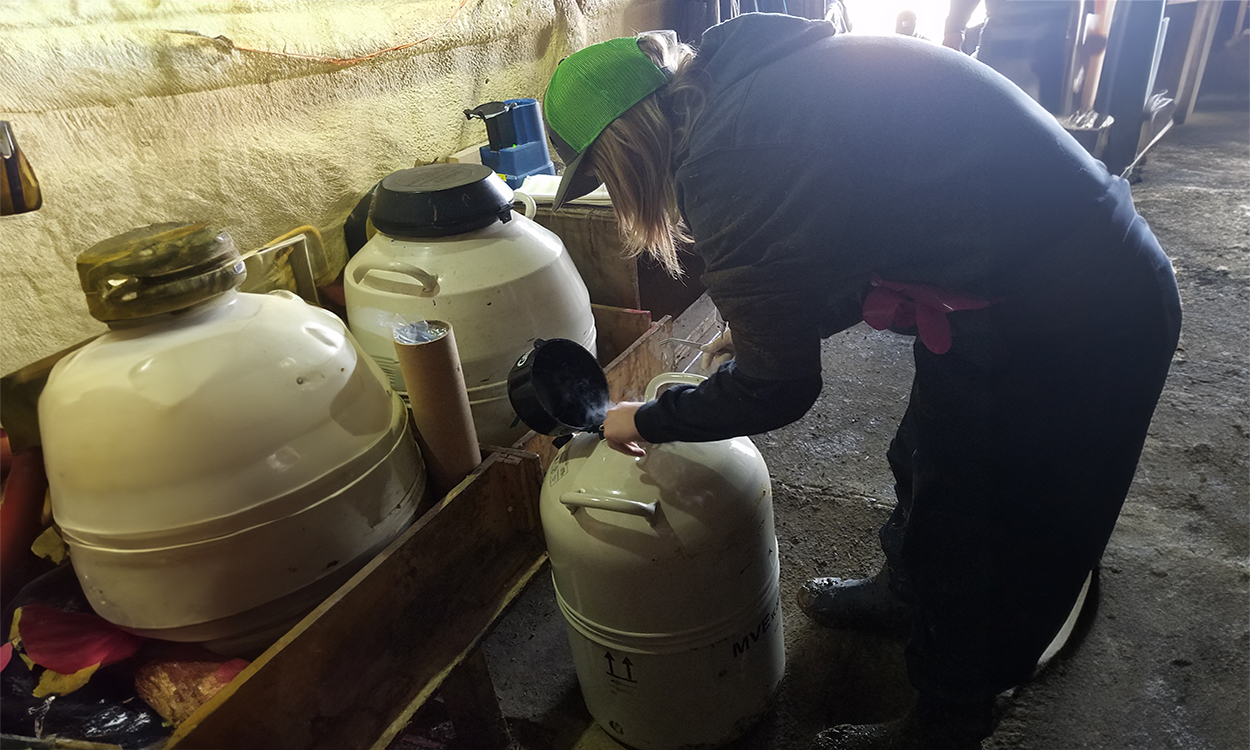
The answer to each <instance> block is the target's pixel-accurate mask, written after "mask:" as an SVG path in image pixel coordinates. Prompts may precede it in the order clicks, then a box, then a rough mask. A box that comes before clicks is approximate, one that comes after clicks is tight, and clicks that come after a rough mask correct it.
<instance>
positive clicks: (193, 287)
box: [78, 222, 247, 322]
mask: <svg viewBox="0 0 1250 750" xmlns="http://www.w3.org/2000/svg"><path fill="white" fill-rule="evenodd" d="M246 275H247V270H246V267H245V266H244V264H243V259H242V257H241V256H240V255H239V250H238V248H237V247H235V244H234V240H233V239H231V237H230V235H229V234H228V233H227V232H226V231H225V230H222V229H217V228H214V227H210V226H209V225H208V224H206V223H204V222H196V223H192V224H180V223H177V222H167V223H162V224H150V225H148V226H146V227H140V228H138V229H132V230H130V231H129V232H126V233H125V234H120V235H118V236H116V237H110V238H109V239H107V240H104V241H103V242H99V243H97V244H95V245H92V246H91V247H90V248H89V249H87V250H86V251H85V252H83V253H82V254H81V255H79V256H78V279H79V282H80V283H81V284H82V290H83V291H84V292H86V295H87V308H88V310H89V311H90V312H91V315H92V317H94V318H96V319H97V320H102V321H105V322H109V321H114V320H130V319H133V318H145V317H148V316H150V315H160V314H161V313H168V312H175V311H177V310H184V309H186V308H188V307H191V306H192V305H195V304H198V303H200V302H203V301H205V300H208V299H211V298H213V297H215V296H217V295H219V294H221V293H223V292H226V291H229V290H231V289H234V288H235V287H237V286H239V285H240V284H242V283H243V279H244V278H245V277H246Z"/></svg>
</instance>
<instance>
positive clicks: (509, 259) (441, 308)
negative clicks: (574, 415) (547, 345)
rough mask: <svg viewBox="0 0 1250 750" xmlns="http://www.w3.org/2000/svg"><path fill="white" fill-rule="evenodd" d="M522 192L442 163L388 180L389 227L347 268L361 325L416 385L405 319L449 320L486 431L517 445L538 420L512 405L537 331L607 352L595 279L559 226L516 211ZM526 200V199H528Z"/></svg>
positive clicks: (477, 420) (475, 169) (377, 350)
mask: <svg viewBox="0 0 1250 750" xmlns="http://www.w3.org/2000/svg"><path fill="white" fill-rule="evenodd" d="M513 198H514V195H513V193H512V191H511V189H510V188H508V186H507V185H506V184H504V182H503V181H502V180H500V179H499V178H498V177H496V176H495V175H494V174H493V173H492V172H491V171H490V170H489V169H488V168H486V167H482V166H481V165H476V164H431V165H427V166H424V167H417V168H415V169H406V170H402V171H400V172H396V173H394V174H392V175H390V176H388V177H387V178H386V179H384V180H382V182H381V184H380V185H379V186H378V189H377V193H376V195H375V198H374V203H373V207H372V209H371V211H370V220H371V221H372V222H373V224H374V226H375V227H376V228H377V230H378V233H377V234H376V235H374V236H373V238H372V239H370V240H369V242H368V243H366V244H365V246H364V247H363V248H361V249H360V252H358V253H357V254H356V255H355V256H353V257H352V259H351V260H350V261H349V262H348V264H347V270H346V272H345V274H344V292H345V295H346V302H347V319H348V322H349V324H350V325H351V329H352V333H354V334H355V336H356V339H357V340H358V341H359V342H360V345H361V347H363V348H364V350H365V351H366V352H368V353H369V354H370V355H371V356H372V357H373V358H374V360H375V361H377V363H378V364H379V365H380V366H381V367H382V369H383V370H384V371H385V372H386V373H387V374H388V375H389V376H390V379H391V386H392V387H393V388H394V389H395V390H396V391H397V392H400V393H401V394H404V395H407V396H408V397H409V398H411V397H412V395H411V394H406V393H405V388H404V383H403V375H402V373H400V372H399V368H398V364H397V361H396V358H395V345H394V339H393V331H394V329H395V327H396V325H402V324H404V323H411V322H416V321H418V320H422V319H438V320H444V321H446V322H448V323H450V324H451V326H452V327H453V328H454V329H455V331H456V346H457V348H458V350H459V354H460V363H461V366H462V368H463V370H464V380H465V386H466V387H467V389H468V392H469V404H470V408H471V410H472V413H473V422H474V426H475V428H476V429H477V434H478V438H479V440H480V441H481V442H483V443H488V444H492V445H511V444H512V443H513V442H514V441H515V440H516V439H517V438H519V437H520V436H521V435H523V434H525V432H526V430H527V428H526V427H525V425H523V424H522V423H521V422H520V421H519V420H518V419H517V416H516V413H515V412H514V411H513V410H512V406H511V404H510V403H509V402H508V392H507V378H508V372H509V370H510V369H511V367H512V364H513V363H514V362H516V360H517V358H519V357H520V356H521V355H523V354H524V353H525V352H526V351H528V350H529V349H530V347H531V346H532V345H533V343H534V341H535V340H536V339H540V338H542V339H548V338H565V339H571V340H573V341H576V342H578V343H579V344H581V345H582V346H584V347H586V348H587V349H588V350H590V351H591V352H594V351H595V340H596V331H595V320H594V315H593V314H592V313H591V309H590V296H589V294H588V293H587V291H586V285H585V284H584V283H583V282H582V279H581V276H579V275H578V272H577V269H576V268H575V267H574V265H573V261H572V260H571V259H570V258H569V254H568V251H567V250H566V249H565V247H564V243H562V242H561V241H560V238H559V237H557V236H556V235H555V234H553V233H552V232H550V231H549V230H547V229H546V228H544V227H542V226H540V225H539V224H538V223H537V222H534V221H532V220H531V218H530V217H531V216H533V201H532V200H530V201H528V202H527V203H526V208H527V215H522V214H519V213H517V212H515V211H513V210H512V202H513ZM521 199H522V200H523V199H524V196H522V197H521Z"/></svg>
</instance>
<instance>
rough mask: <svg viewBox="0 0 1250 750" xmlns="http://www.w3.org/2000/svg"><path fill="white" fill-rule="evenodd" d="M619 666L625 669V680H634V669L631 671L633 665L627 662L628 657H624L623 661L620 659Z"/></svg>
mask: <svg viewBox="0 0 1250 750" xmlns="http://www.w3.org/2000/svg"><path fill="white" fill-rule="evenodd" d="M621 665H622V666H624V667H625V679H627V680H633V679H634V669H633V667H634V663H633V662H632V661H630V660H629V657H628V656H626V657H625V658H624V659H621Z"/></svg>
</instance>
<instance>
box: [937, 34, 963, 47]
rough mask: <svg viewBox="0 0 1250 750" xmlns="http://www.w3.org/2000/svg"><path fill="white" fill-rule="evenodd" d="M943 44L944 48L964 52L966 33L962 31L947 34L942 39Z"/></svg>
mask: <svg viewBox="0 0 1250 750" xmlns="http://www.w3.org/2000/svg"><path fill="white" fill-rule="evenodd" d="M942 44H943V45H944V46H947V47H950V48H951V49H953V50H958V51H960V52H962V51H963V49H964V32H962V31H948V32H946V35H945V36H943V37H942Z"/></svg>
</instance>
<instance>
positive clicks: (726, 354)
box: [699, 326, 734, 372]
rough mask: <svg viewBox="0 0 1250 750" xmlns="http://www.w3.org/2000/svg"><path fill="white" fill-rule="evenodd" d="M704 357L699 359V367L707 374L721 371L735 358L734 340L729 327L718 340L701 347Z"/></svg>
mask: <svg viewBox="0 0 1250 750" xmlns="http://www.w3.org/2000/svg"><path fill="white" fill-rule="evenodd" d="M699 351H701V352H703V355H702V356H700V357H699V366H700V367H702V368H703V370H704V371H705V372H713V371H715V370H719V369H720V366H721V365H723V364H725V363H726V362H728V361H729V360H731V359H733V358H734V339H733V334H731V333H730V332H729V326H725V330H723V331H721V332H720V334H719V335H717V337H716V338H714V339H712V340H711V341H709V342H707V343H706V344H704V345H703V346H701V347H699Z"/></svg>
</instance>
